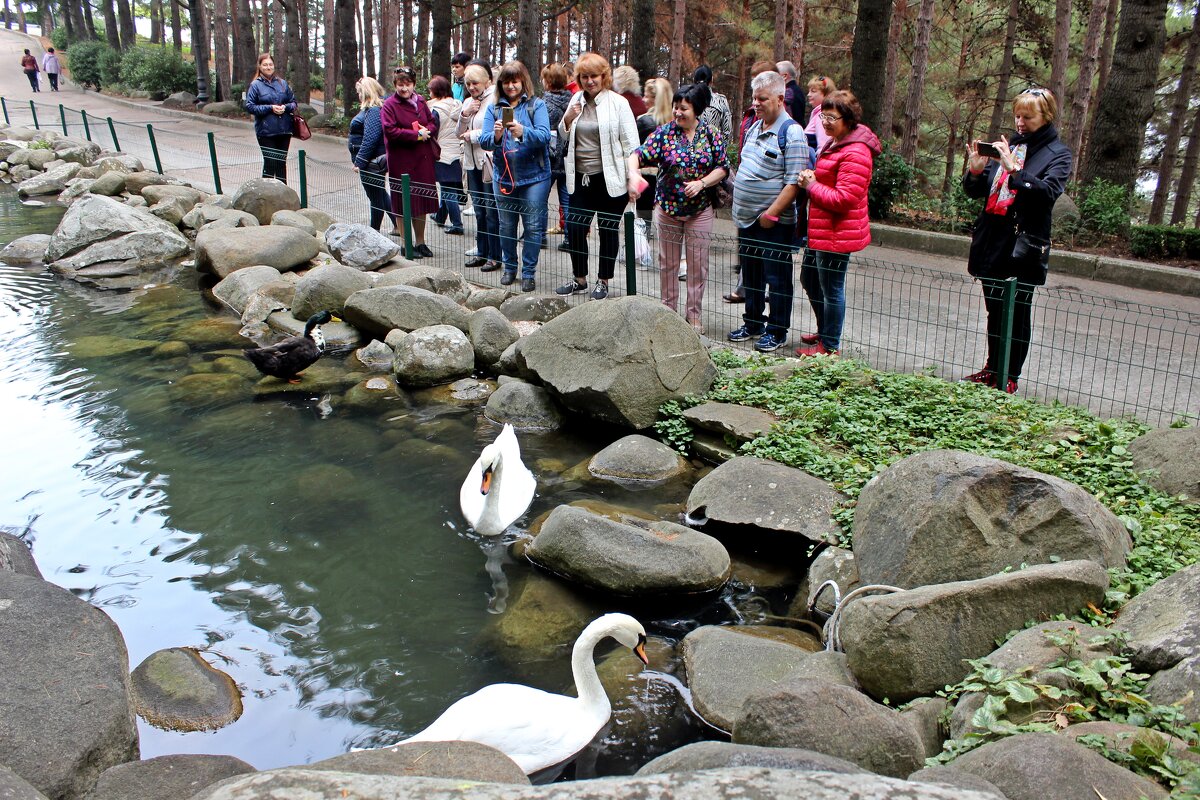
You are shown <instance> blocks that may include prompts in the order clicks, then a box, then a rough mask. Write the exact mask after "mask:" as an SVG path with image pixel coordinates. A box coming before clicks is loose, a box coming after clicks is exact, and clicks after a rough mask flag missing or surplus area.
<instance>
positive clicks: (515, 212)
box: [479, 61, 550, 292]
mask: <svg viewBox="0 0 1200 800" xmlns="http://www.w3.org/2000/svg"><path fill="white" fill-rule="evenodd" d="M496 83H497V84H498V85H499V87H500V91H498V92H497V93H496V102H495V103H493V104H492V105H489V106H488V107H487V108H486V109H485V110H484V117H483V128H482V131H483V135H481V136H480V137H479V146H480V147H482V148H483V149H485V150H491V151H492V152H493V153H494V154H495V156H494V159H493V168H492V169H493V171H492V174H493V180H492V187H493V188H494V190H495V192H496V204H497V206H499V211H500V254H501V257H502V259H503V262H504V272H503V274H502V275H501V278H500V283H501V284H503V285H505V286H508V285H509V284H511V283H513V282H514V281H516V277H517V220H518V218H519V219H520V220H521V225H522V227H523V228H524V230H525V235H524V241H525V244H524V247H523V248H522V251H521V291H523V292H532V291H533V290H534V289H535V288H536V286H535V284H534V275H535V274H536V273H537V262H538V256H539V255H540V254H541V252H542V241H543V240H544V239H545V237H546V203H547V198H548V197H549V195H550V153H549V149H550V116H549V113H548V112H547V111H546V104H545V103H544V102H543V101H542V100H541V98H538V97H534V95H533V80H532V79H531V78H530V77H529V70H527V69H526V68H525V65H524V64H522V63H521V62H520V61H510V62H508V63H507V64H505V65H504V66H503V67H501V68H500V72H499V74H498V75H497V77H496ZM505 108H511V109H512V122H507V123H506V122H505V121H504V109H505ZM488 131H491V134H492V135H491V136H488V135H487V132H488Z"/></svg>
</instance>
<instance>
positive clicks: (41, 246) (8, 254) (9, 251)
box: [0, 233, 503, 352]
mask: <svg viewBox="0 0 1200 800" xmlns="http://www.w3.org/2000/svg"><path fill="white" fill-rule="evenodd" d="M48 247H50V234H48V233H31V234H29V235H28V236H22V237H20V238H17V239H13V240H12V241H11V242H9V243H8V244H6V245H5V246H4V249H3V250H0V261H3V262H4V263H5V264H44V263H46V249H47V248H48ZM501 352H503V351H501Z"/></svg>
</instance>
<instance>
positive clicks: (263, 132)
mask: <svg viewBox="0 0 1200 800" xmlns="http://www.w3.org/2000/svg"><path fill="white" fill-rule="evenodd" d="M246 110H247V111H249V112H250V113H251V114H253V115H254V136H255V137H256V138H257V139H258V146H259V147H260V148H262V154H263V172H262V174H263V177H264V178H276V179H278V180H281V181H283V182H284V183H287V152H288V147H289V146H290V145H291V143H292V113H293V112H295V110H296V96H295V95H294V94H292V87H290V86H288V84H287V81H285V80H284V79H283V78H280V77H279V76H278V75H276V74H275V59H273V58H271V54H270V53H263V54H262V55H260V56H259V57H258V71H257V72H256V73H255V74H254V80H253V81H251V83H250V88H249V89H247V90H246Z"/></svg>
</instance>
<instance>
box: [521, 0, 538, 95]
mask: <svg viewBox="0 0 1200 800" xmlns="http://www.w3.org/2000/svg"><path fill="white" fill-rule="evenodd" d="M517 60H518V61H520V62H521V63H522V64H524V65H525V67H526V69H528V70H529V74H530V75H531V76H532V77H533V85H534V86H537V87H540V86H541V78H540V77H539V76H538V73H540V72H541V71H542V10H541V5H540V4H539V3H538V2H537V0H517Z"/></svg>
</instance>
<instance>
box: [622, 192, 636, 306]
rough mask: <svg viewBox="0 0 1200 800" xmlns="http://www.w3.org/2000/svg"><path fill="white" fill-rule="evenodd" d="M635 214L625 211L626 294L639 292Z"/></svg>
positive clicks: (631, 294)
mask: <svg viewBox="0 0 1200 800" xmlns="http://www.w3.org/2000/svg"><path fill="white" fill-rule="evenodd" d="M633 226H634V216H633V212H632V211H626V212H625V294H627V295H629V296H630V297H633V296H634V295H635V294H637V253H635V252H634V235H633V233H634V231H633Z"/></svg>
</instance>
